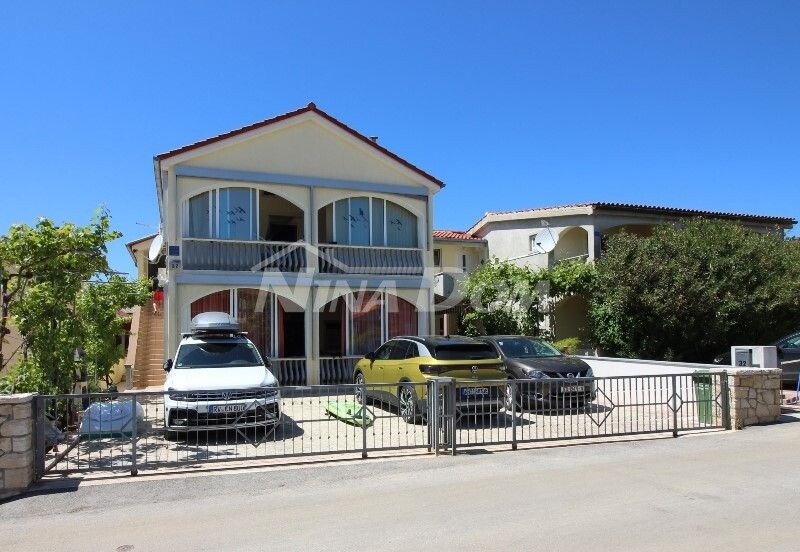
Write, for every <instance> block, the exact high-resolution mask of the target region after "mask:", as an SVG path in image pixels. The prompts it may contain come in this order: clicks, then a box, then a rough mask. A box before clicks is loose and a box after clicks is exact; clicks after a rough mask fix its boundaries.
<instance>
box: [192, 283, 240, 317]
mask: <svg viewBox="0 0 800 552" xmlns="http://www.w3.org/2000/svg"><path fill="white" fill-rule="evenodd" d="M190 309H191V311H192V318H194V317H195V316H197V315H198V314H200V313H203V312H227V313H228V314H230V313H231V292H230V290H228V289H226V290H224V291H218V292H216V293H211V294H209V295H206V296H205V297H201V298H200V299H198V300H197V301H193V302H192V305H191V307H190Z"/></svg>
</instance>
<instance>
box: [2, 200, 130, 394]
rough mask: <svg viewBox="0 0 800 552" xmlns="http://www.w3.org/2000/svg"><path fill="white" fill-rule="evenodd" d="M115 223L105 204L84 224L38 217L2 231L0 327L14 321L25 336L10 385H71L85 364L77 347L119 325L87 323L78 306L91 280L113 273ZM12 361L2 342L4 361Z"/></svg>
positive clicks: (44, 388) (64, 388)
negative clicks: (110, 250) (109, 256)
mask: <svg viewBox="0 0 800 552" xmlns="http://www.w3.org/2000/svg"><path fill="white" fill-rule="evenodd" d="M110 222H111V221H110V216H109V215H108V213H107V212H106V211H100V212H98V214H97V215H96V216H95V218H94V219H93V220H92V221H91V222H90V223H89V224H88V225H86V226H78V225H75V224H72V223H65V224H63V225H60V226H58V225H56V224H55V223H53V221H51V220H49V219H40V220H39V221H38V222H37V223H36V225H35V226H29V225H25V224H17V225H13V226H12V227H11V228H10V229H9V231H8V232H7V233H6V235H4V236H1V237H0V283H1V284H2V288H3V289H2V291H3V294H2V305H0V309H1V310H0V334H2V335H5V334H6V333H7V330H8V326H9V325H10V323H11V322H12V321H13V323H14V325H15V326H16V327H17V329H18V330H19V332H20V334H21V335H22V337H23V340H24V345H23V350H22V355H21V360H20V362H19V363H18V365H17V366H15V367H14V369H13V370H12V372H11V374H10V376H8V378H7V379H6V382H5V383H4V385H3V388H4V389H5V390H6V391H8V390H16V391H39V392H43V393H46V392H69V391H71V390H72V385H73V383H74V382H75V381H76V378H77V377H78V375H79V373H80V369H81V365H80V363H79V362H78V361H76V359H75V354H74V352H75V350H76V349H78V348H83V347H84V343H85V342H87V343H91V342H93V341H94V340H101V341H102V340H103V339H104V338H103V337H102V336H101V335H99V334H98V333H97V332H106V331H111V330H116V327H114V326H108V327H107V328H106V329H103V328H100V327H99V325H97V324H94V325H93V324H91V323H87V324H85V323H84V321H83V318H82V315H80V314H79V313H78V309H79V298H80V297H81V294H83V293H91V292H90V291H88V289H91V288H87V287H86V286H87V284H86V282H87V281H89V280H92V279H93V278H99V277H106V278H108V277H109V276H111V274H112V272H111V270H110V269H109V266H108V262H107V260H106V253H107V246H106V244H107V243H108V242H109V241H111V240H114V239H117V238H118V237H120V233H119V232H116V231H113V230H111V229H110ZM112 285H113V284H112ZM142 285H143V284H142ZM122 306H127V305H120V307H122ZM113 312H114V314H116V312H117V309H116V308H115V309H114V311H113ZM8 362H9V359H8V358H6V356H5V354H4V351H3V349H2V343H0V366H2V367H5V366H6V365H7V364H8Z"/></svg>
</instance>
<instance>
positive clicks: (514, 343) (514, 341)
mask: <svg viewBox="0 0 800 552" xmlns="http://www.w3.org/2000/svg"><path fill="white" fill-rule="evenodd" d="M497 344H498V345H499V346H500V349H501V350H502V351H503V354H504V355H506V356H507V357H509V358H543V357H555V356H561V353H559V352H558V349H556V348H555V347H553V346H552V345H550V344H549V343H546V342H544V341H537V340H535V339H528V338H527V337H509V338H505V339H498V340H497Z"/></svg>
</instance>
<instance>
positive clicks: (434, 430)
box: [427, 378, 439, 456]
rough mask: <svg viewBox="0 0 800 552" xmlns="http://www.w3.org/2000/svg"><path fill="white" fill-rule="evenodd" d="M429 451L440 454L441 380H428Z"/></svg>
mask: <svg viewBox="0 0 800 552" xmlns="http://www.w3.org/2000/svg"><path fill="white" fill-rule="evenodd" d="M427 421H428V452H431V451H433V454H434V455H435V456H439V382H438V381H437V380H436V378H433V379H430V380H428V420H427Z"/></svg>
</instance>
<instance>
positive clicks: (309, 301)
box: [305, 286, 320, 385]
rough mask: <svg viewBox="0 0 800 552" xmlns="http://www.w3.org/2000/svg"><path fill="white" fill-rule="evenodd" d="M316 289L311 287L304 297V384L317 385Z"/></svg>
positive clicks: (317, 318)
mask: <svg viewBox="0 0 800 552" xmlns="http://www.w3.org/2000/svg"><path fill="white" fill-rule="evenodd" d="M316 304H317V288H316V287H315V286H311V288H310V289H309V290H308V295H307V296H306V313H305V320H306V383H307V384H308V385H318V384H319V382H320V366H319V313H318V312H317V308H316Z"/></svg>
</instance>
